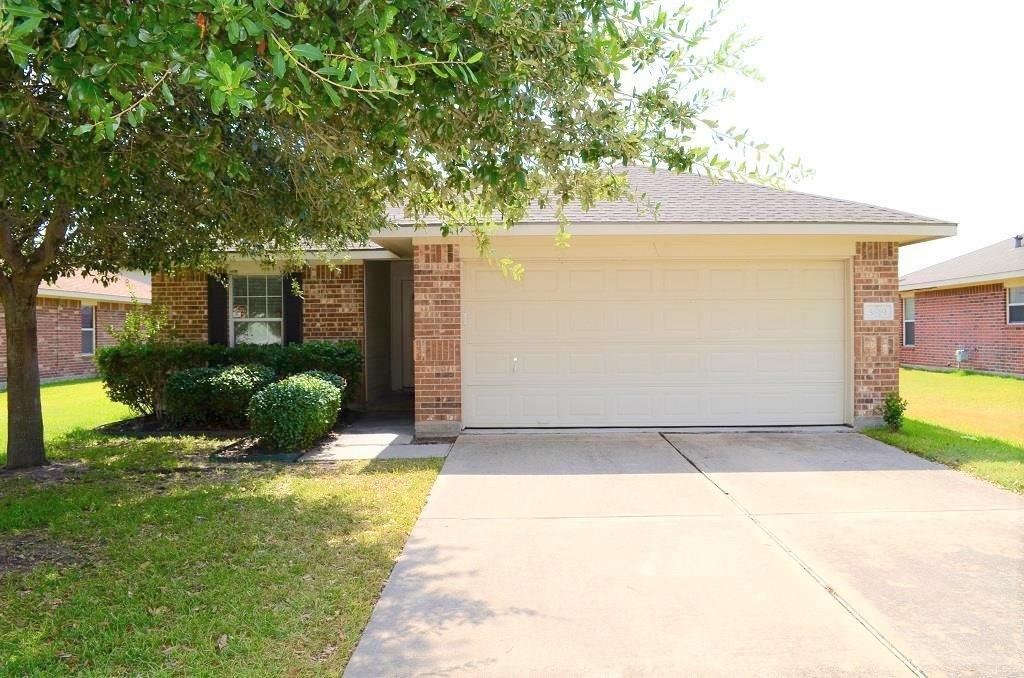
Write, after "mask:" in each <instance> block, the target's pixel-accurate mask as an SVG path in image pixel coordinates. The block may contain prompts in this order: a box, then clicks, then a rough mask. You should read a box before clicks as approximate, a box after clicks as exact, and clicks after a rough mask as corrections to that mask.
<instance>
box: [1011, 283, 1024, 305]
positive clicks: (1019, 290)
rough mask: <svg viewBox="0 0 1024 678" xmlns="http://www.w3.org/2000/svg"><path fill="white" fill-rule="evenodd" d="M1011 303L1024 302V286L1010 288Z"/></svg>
mask: <svg viewBox="0 0 1024 678" xmlns="http://www.w3.org/2000/svg"><path fill="white" fill-rule="evenodd" d="M1010 303H1011V304H1024V287H1011V288H1010Z"/></svg>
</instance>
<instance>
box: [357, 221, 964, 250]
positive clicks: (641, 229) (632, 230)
mask: <svg viewBox="0 0 1024 678" xmlns="http://www.w3.org/2000/svg"><path fill="white" fill-rule="evenodd" d="M555 228H557V224H555V223H553V222H521V223H518V224H516V225H515V226H513V227H512V228H510V229H508V230H503V231H498V232H496V233H495V235H499V234H500V235H509V236H529V235H549V234H550V233H551V232H552V231H553V229H555ZM956 229H957V226H956V224H952V223H946V222H927V223H857V222H852V223H828V222H668V221H636V222H604V223H597V222H582V223H575V224H570V225H569V232H570V233H572V234H573V235H626V236H641V235H643V236H646V235H790V236H801V235H842V236H860V237H864V238H873V239H879V240H886V241H891V242H898V243H900V244H901V245H907V244H913V243H917V242H925V241H927V240H935V239H937V238H945V237H948V236H952V235H956ZM440 235H442V233H441V228H440V226H439V225H437V224H425V225H423V226H416V225H413V224H400V225H398V226H396V227H395V228H393V229H389V230H386V231H379V232H377V233H375V234H374V235H373V236H372V239H373V240H374V241H378V242H379V239H381V238H395V237H410V238H433V237H438V236H440Z"/></svg>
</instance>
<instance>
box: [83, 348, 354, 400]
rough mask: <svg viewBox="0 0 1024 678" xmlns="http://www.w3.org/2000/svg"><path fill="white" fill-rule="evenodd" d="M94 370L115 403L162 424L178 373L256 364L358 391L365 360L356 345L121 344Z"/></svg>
mask: <svg viewBox="0 0 1024 678" xmlns="http://www.w3.org/2000/svg"><path fill="white" fill-rule="evenodd" d="M96 364H97V365H98V366H99V373H100V377H101V378H102V379H103V383H104V385H105V387H106V389H107V393H108V395H109V396H110V399H111V400H113V401H115V402H119V403H124V404H125V405H128V406H129V407H131V408H132V409H133V410H135V411H136V412H137V413H139V414H143V415H156V417H157V418H158V419H162V418H163V416H164V409H165V408H164V395H165V393H166V390H167V389H166V386H167V380H168V378H169V377H170V376H171V375H172V374H174V373H175V372H180V371H182V370H187V369H191V368H194V367H227V366H230V365H239V364H257V365H265V366H267V367H269V368H270V369H272V370H273V371H274V372H275V374H276V375H277V376H279V377H287V376H291V375H293V374H299V373H302V372H308V371H311V370H319V371H323V372H326V373H328V374H337V375H341V377H342V379H343V380H344V381H345V384H347V385H349V386H354V385H355V384H357V383H358V382H359V376H360V374H361V372H362V369H363V356H362V353H361V352H360V350H359V346H358V344H355V343H352V342H337V343H336V342H330V341H313V342H309V343H306V344H289V345H287V346H277V345H272V346H252V345H241V346H234V347H227V346H220V345H215V344H204V343H199V342H193V343H185V344H172V343H166V342H154V341H146V342H143V343H133V342H132V341H123V342H121V343H119V344H118V345H116V346H107V347H104V348H101V349H99V351H97V355H96Z"/></svg>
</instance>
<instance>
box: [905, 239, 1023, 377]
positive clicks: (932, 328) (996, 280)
mask: <svg viewBox="0 0 1024 678" xmlns="http://www.w3.org/2000/svg"><path fill="white" fill-rule="evenodd" d="M900 296H901V297H902V298H903V301H902V307H901V309H900V311H901V315H900V319H901V322H902V323H903V337H902V344H903V345H902V349H901V355H902V358H901V362H902V363H903V365H906V366H908V367H927V368H937V369H946V368H949V369H956V368H962V369H967V370H976V371H979V372H993V373H996V374H1013V375H1021V376H1024V235H1018V236H1016V237H1014V238H1008V239H1006V240H1001V241H1000V242H997V243H995V244H994V245H989V246H988V247H984V248H982V249H980V250H976V251H974V252H969V253H968V254H964V255H963V256H959V257H956V258H955V259H950V260H948V261H944V262H942V263H939V264H935V265H934V266H929V267H928V268H925V269H922V270H920V271H915V272H914V273H910V274H908V275H905V276H903V277H902V278H900Z"/></svg>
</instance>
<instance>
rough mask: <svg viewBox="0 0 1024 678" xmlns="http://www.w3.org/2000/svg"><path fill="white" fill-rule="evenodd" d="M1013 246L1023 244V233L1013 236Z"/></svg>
mask: <svg viewBox="0 0 1024 678" xmlns="http://www.w3.org/2000/svg"><path fill="white" fill-rule="evenodd" d="M1013 246H1014V248H1017V247H1022V246H1024V234H1021V235H1015V236H1013Z"/></svg>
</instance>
